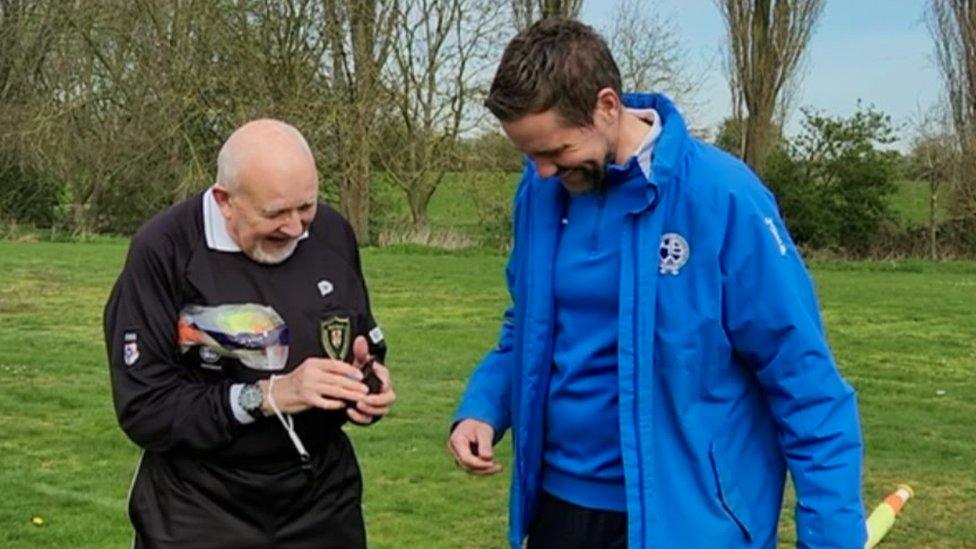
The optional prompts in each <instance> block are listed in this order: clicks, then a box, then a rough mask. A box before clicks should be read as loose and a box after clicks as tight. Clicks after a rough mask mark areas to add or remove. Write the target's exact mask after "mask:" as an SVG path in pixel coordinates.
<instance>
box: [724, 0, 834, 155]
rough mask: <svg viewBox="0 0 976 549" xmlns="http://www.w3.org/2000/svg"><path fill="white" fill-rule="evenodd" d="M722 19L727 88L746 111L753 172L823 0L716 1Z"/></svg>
mask: <svg viewBox="0 0 976 549" xmlns="http://www.w3.org/2000/svg"><path fill="white" fill-rule="evenodd" d="M715 3H716V5H717V6H718V8H719V11H720V12H721V13H722V16H723V17H724V19H725V24H726V30H727V32H728V48H729V61H728V63H729V68H730V75H731V76H730V79H729V85H730V86H731V87H732V88H733V92H732V97H733V100H734V101H739V100H741V102H742V104H743V105H744V106H745V109H746V110H747V111H748V118H746V120H745V126H746V127H745V132H744V133H745V140H744V146H743V157H744V159H745V161H746V162H747V163H748V164H749V165H750V166H751V167H752V169H753V170H755V171H756V172H757V173H760V174H761V173H762V172H763V170H764V168H765V163H766V156H767V155H768V153H769V150H770V146H771V144H772V139H771V134H772V131H771V129H772V127H773V118H774V116H775V115H776V113H777V106H778V105H781V104H782V102H783V100H784V98H785V95H786V94H788V92H789V90H790V89H791V88H790V82H791V81H792V80H794V79H795V78H796V76H797V72H798V68H799V66H800V62H801V60H802V59H803V54H804V52H805V50H806V46H807V44H808V42H809V41H810V36H811V35H812V33H813V29H814V26H815V24H816V22H817V20H818V19H819V17H820V14H821V13H822V11H823V5H824V2H823V0H715Z"/></svg>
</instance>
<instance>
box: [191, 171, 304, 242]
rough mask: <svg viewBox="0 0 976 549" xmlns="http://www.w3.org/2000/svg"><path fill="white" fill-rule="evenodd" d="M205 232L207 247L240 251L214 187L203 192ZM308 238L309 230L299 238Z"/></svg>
mask: <svg viewBox="0 0 976 549" xmlns="http://www.w3.org/2000/svg"><path fill="white" fill-rule="evenodd" d="M203 234H205V235H206V237H207V247H208V248H210V249H211V250H217V251H218V252H239V251H241V247H240V246H238V245H237V242H234V239H233V238H231V237H230V233H229V232H227V220H226V219H224V216H223V214H221V213H220V206H218V205H217V199H216V198H214V195H213V187H211V188H209V189H207V192H206V193H204V194H203ZM306 238H308V231H305V232H304V233H302V236H300V237H298V240H304V239H306Z"/></svg>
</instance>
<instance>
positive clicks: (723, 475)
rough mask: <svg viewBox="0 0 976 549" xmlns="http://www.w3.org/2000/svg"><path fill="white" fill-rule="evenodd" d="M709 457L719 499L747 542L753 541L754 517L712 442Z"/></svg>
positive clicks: (709, 447)
mask: <svg viewBox="0 0 976 549" xmlns="http://www.w3.org/2000/svg"><path fill="white" fill-rule="evenodd" d="M708 457H709V460H710V461H711V464H712V472H713V473H714V474H715V483H716V485H717V486H718V499H719V503H721V504H722V508H723V509H724V510H725V512H726V514H728V515H729V517H730V518H731V519H732V520H733V521H734V522H735V523H736V524H737V525H738V526H739V529H740V530H742V535H743V536H745V538H746V541H750V542H751V541H752V533H751V532H750V531H749V525H750V524H752V516H751V515H750V513H749V507H748V506H747V505H746V504H745V501H744V500H743V499H742V495H741V494H740V492H739V489H738V487H737V485H736V483H735V479H734V478H733V476H732V471H731V469H730V468H729V467H728V465H727V464H726V462H725V460H724V459H723V457H722V454H721V452H720V451H719V450H718V448H717V447H716V445H715V443H714V442H712V443H711V444H710V445H709V446H708Z"/></svg>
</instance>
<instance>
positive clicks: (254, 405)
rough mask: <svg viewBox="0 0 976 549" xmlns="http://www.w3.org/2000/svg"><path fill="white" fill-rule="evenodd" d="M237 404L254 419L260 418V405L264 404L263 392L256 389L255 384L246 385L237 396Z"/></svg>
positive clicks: (258, 388) (259, 388)
mask: <svg viewBox="0 0 976 549" xmlns="http://www.w3.org/2000/svg"><path fill="white" fill-rule="evenodd" d="M237 404H239V405H240V407H241V409H242V410H244V411H245V412H247V413H248V415H250V416H251V417H253V418H255V419H259V418H261V417H262V416H263V415H264V414H262V413H261V405H262V404H264V391H262V390H261V387H258V384H257V383H248V384H247V385H245V386H244V387H241V392H240V393H238V394H237Z"/></svg>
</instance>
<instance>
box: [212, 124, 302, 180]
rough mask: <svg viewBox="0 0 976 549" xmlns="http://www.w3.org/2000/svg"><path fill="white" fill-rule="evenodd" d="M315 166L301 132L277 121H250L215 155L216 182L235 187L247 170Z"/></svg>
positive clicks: (248, 171) (229, 138)
mask: <svg viewBox="0 0 976 549" xmlns="http://www.w3.org/2000/svg"><path fill="white" fill-rule="evenodd" d="M294 167H304V168H306V169H307V168H309V167H311V169H313V170H314V169H315V157H314V156H313V155H312V149H311V148H309V146H308V142H307V141H305V137H303V136H302V134H301V132H299V131H298V130H297V129H295V127H294V126H292V125H290V124H286V123H285V122H282V121H280V120H273V119H270V118H263V119H260V120H253V121H251V122H248V123H247V124H244V125H243V126H241V127H240V128H237V129H236V130H234V133H232V134H231V135H230V137H228V138H227V141H225V142H224V145H223V147H221V148H220V154H219V155H218V156H217V183H218V184H219V185H221V186H223V187H224V188H226V189H228V190H234V189H235V188H236V187H237V186H238V185H239V184H240V183H241V181H239V179H240V178H242V174H243V179H245V180H246V179H249V178H248V177H247V174H248V173H251V172H253V171H255V170H258V171H260V172H263V171H266V170H268V169H272V170H274V169H281V168H288V169H291V168H294Z"/></svg>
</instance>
